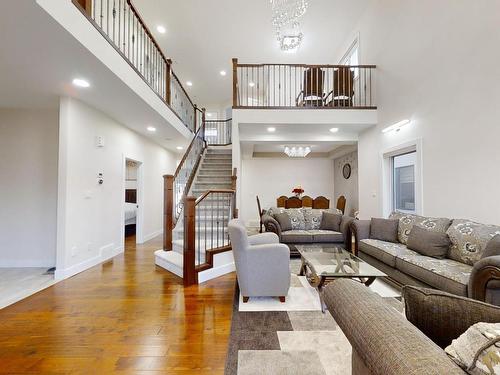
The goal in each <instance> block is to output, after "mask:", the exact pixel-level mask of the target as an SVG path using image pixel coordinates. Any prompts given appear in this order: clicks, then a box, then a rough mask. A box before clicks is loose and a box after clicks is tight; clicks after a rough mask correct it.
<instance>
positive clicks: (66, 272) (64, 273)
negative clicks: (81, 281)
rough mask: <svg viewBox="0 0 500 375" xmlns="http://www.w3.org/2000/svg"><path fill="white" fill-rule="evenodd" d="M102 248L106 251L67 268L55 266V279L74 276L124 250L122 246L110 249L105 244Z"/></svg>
mask: <svg viewBox="0 0 500 375" xmlns="http://www.w3.org/2000/svg"><path fill="white" fill-rule="evenodd" d="M104 248H106V249H105V250H106V251H102V252H101V254H100V255H98V256H95V257H92V258H90V259H87V260H84V261H83V262H80V263H78V264H75V265H73V266H71V267H68V268H64V269H59V268H56V271H55V273H54V278H55V280H58V281H60V280H64V279H67V278H70V277H72V276H75V275H76V274H79V273H80V272H83V271H86V270H88V269H89V268H92V267H94V266H97V265H99V264H101V263H104V262H106V261H108V260H110V259H111V258H114V257H115V256H117V255H119V254H121V253H123V251H124V249H123V246H119V247H116V248H115V249H112V250H111V249H109V250H108V249H107V247H106V246H105V247H104ZM101 250H102V249H101Z"/></svg>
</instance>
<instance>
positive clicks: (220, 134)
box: [205, 119, 232, 146]
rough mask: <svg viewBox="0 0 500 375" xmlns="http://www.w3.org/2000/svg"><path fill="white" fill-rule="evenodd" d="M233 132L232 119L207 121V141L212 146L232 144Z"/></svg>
mask: <svg viewBox="0 0 500 375" xmlns="http://www.w3.org/2000/svg"><path fill="white" fill-rule="evenodd" d="M231 132H232V119H227V120H206V121H205V140H206V141H207V143H208V144H209V145H211V146H225V145H229V144H231V142H232V140H231Z"/></svg>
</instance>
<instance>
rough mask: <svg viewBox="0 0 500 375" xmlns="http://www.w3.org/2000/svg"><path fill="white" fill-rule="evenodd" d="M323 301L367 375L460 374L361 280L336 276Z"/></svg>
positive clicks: (450, 361)
mask: <svg viewBox="0 0 500 375" xmlns="http://www.w3.org/2000/svg"><path fill="white" fill-rule="evenodd" d="M324 301H325V303H326V306H327V307H328V310H329V311H330V313H331V314H332V316H333V318H334V319H335V321H336V322H337V324H338V325H339V327H340V328H341V329H342V332H343V333H344V334H345V336H346V337H347V339H348V340H349V342H350V343H351V345H352V348H353V352H355V353H357V356H359V359H360V360H361V361H362V362H363V364H364V365H365V367H366V368H368V369H369V370H370V373H371V374H391V375H409V374H415V375H416V374H436V375H437V374H462V375H463V371H462V370H461V369H460V368H459V367H458V366H457V365H456V364H455V363H454V362H453V361H452V360H451V359H450V358H449V357H448V356H447V355H446V353H445V352H444V351H443V350H442V349H441V348H440V347H439V346H437V345H436V344H434V343H433V342H432V341H431V340H430V339H429V338H428V337H426V336H425V335H424V334H423V333H422V332H421V331H419V330H418V329H417V328H416V327H415V326H413V325H412V324H411V323H410V322H409V321H408V320H406V319H405V317H404V315H403V314H401V313H400V312H398V311H397V310H396V309H395V308H393V307H392V306H391V305H390V304H388V303H387V302H386V301H385V300H384V299H383V298H382V297H380V296H379V295H378V294H376V293H374V292H373V291H371V290H370V289H369V288H367V287H366V286H364V285H363V284H361V283H358V282H356V281H353V280H347V279H338V280H335V281H333V282H331V283H330V284H328V286H327V287H326V288H325V290H324Z"/></svg>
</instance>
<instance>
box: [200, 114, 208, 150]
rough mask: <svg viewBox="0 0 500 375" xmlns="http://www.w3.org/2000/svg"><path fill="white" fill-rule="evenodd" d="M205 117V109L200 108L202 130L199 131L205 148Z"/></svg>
mask: <svg viewBox="0 0 500 375" xmlns="http://www.w3.org/2000/svg"><path fill="white" fill-rule="evenodd" d="M205 116H206V109H205V108H202V109H201V126H203V129H201V131H202V134H201V136H202V139H203V141H204V142H205V147H207V139H206V138H205V132H206V130H207V127H206V122H205Z"/></svg>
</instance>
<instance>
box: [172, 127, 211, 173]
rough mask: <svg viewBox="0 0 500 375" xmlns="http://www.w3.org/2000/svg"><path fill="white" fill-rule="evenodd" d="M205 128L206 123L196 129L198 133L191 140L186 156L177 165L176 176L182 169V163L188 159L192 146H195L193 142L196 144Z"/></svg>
mask: <svg viewBox="0 0 500 375" xmlns="http://www.w3.org/2000/svg"><path fill="white" fill-rule="evenodd" d="M203 128H204V124H202V125H201V126H200V127H199V128H198V130H197V131H196V133H195V134H194V137H193V139H192V140H191V143H190V144H189V146H188V148H187V150H186V152H185V153H184V156H183V157H182V159H181V161H180V163H179V165H178V166H177V169H176V170H175V173H174V178H175V177H177V176H178V175H179V173H180V171H181V169H182V165H183V164H184V162H185V161H186V158H187V157H188V155H189V152H190V151H191V148H193V144H194V141H196V138H197V137H198V135H199V133H200V131H202V129H203Z"/></svg>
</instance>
